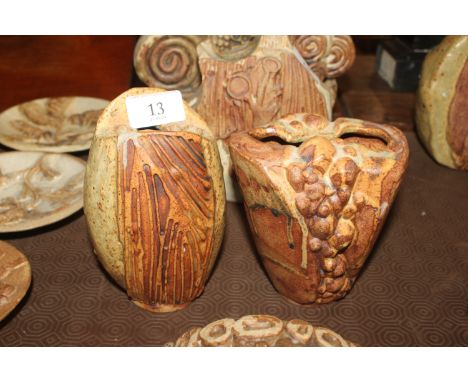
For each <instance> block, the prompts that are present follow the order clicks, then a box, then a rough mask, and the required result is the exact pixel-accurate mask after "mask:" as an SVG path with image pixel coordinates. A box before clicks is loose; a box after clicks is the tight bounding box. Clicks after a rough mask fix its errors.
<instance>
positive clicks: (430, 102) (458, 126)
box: [416, 36, 468, 170]
mask: <svg viewBox="0 0 468 382" xmlns="http://www.w3.org/2000/svg"><path fill="white" fill-rule="evenodd" d="M416 125H417V130H418V134H419V137H420V138H421V141H422V142H423V144H424V146H425V147H426V149H427V150H428V151H429V152H430V154H431V155H432V156H433V157H434V159H435V160H436V161H437V162H439V163H440V164H443V165H445V166H448V167H451V168H455V169H460V170H468V36H449V37H446V38H445V39H444V40H443V41H442V42H441V43H440V44H439V45H438V46H437V47H435V48H434V49H433V50H432V51H431V52H429V54H428V55H427V57H426V59H425V60H424V64H423V68H422V74H421V80H420V82H419V89H418V94H417V100H416Z"/></svg>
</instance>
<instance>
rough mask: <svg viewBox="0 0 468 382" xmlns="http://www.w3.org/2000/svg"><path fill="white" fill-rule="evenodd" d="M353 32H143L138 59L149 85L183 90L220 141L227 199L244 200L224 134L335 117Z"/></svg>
mask: <svg viewBox="0 0 468 382" xmlns="http://www.w3.org/2000/svg"><path fill="white" fill-rule="evenodd" d="M354 57H355V51H354V45H353V42H352V40H351V38H350V37H349V36H210V37H203V36H144V37H142V38H141V39H140V40H139V42H138V44H137V46H136V49H135V55H134V65H135V68H136V71H137V73H138V75H139V77H140V78H141V79H142V80H143V81H144V82H145V83H147V84H149V85H150V86H163V87H164V88H166V89H173V88H176V89H180V90H181V91H182V92H183V94H184V97H185V99H186V100H187V101H188V102H189V103H190V104H191V105H193V106H194V107H195V109H196V111H197V112H198V113H199V114H200V115H201V117H202V118H203V119H204V120H205V121H206V122H207V124H208V126H209V127H210V129H211V130H212V131H213V134H214V136H215V137H216V139H217V140H218V148H219V152H220V155H221V160H222V164H223V168H224V180H225V183H226V194H227V199H228V200H230V201H238V200H240V194H239V190H238V188H237V187H236V184H235V182H234V180H233V178H232V170H231V160H230V157H229V150H228V148H227V145H226V143H225V139H226V138H228V137H229V136H230V135H231V134H232V133H234V132H237V131H248V130H250V129H252V128H253V127H254V126H259V125H263V124H265V123H269V122H271V121H273V120H275V119H277V118H279V117H281V116H283V115H286V114H290V113H295V112H309V113H314V114H319V115H323V116H327V117H328V118H330V117H331V111H332V107H333V103H334V101H335V97H336V82H335V78H336V77H338V76H339V75H341V74H343V73H344V72H345V71H346V70H347V69H348V68H349V67H350V66H351V65H352V63H353V61H354Z"/></svg>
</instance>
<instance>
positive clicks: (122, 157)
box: [84, 88, 225, 312]
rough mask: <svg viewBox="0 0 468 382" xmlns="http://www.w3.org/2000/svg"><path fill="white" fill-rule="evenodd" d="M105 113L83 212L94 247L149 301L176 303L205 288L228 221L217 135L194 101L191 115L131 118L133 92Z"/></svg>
mask: <svg viewBox="0 0 468 382" xmlns="http://www.w3.org/2000/svg"><path fill="white" fill-rule="evenodd" d="M161 91H162V90H160V89H156V88H135V89H131V90H129V91H127V92H125V93H123V94H122V95H120V96H119V97H117V98H116V99H115V100H113V101H112V102H111V104H110V105H109V106H108V107H107V108H106V109H105V110H104V112H103V113H102V115H101V117H100V118H99V121H98V125H97V128H96V134H95V136H94V139H93V143H92V146H91V150H90V154H89V159H88V165H87V171H86V177H85V194H84V201H85V214H86V220H87V223H88V227H89V232H90V236H91V239H92V242H93V245H94V248H95V252H96V254H97V256H98V258H99V260H100V261H101V263H102V264H103V266H104V268H105V269H106V270H107V271H108V272H109V274H110V275H111V276H112V277H113V278H114V279H115V280H116V281H117V282H118V284H119V285H120V286H122V287H123V288H124V289H126V291H127V293H128V295H129V297H130V298H131V299H132V300H133V301H134V302H135V303H136V304H137V305H139V306H141V307H143V308H144V309H147V310H150V311H155V312H169V311H174V310H177V309H181V308H183V307H185V306H186V305H187V304H188V303H190V302H191V301H192V300H194V299H195V298H196V297H198V296H199V295H200V294H201V293H202V291H203V288H204V286H205V283H206V281H207V278H208V276H209V274H210V271H211V269H212V267H213V264H214V261H215V259H216V256H217V253H218V250H219V247H220V245H221V241H222V236H223V230H224V208H225V193H224V184H223V180H222V169H221V164H220V161H219V155H218V152H217V149H216V143H215V140H214V139H213V137H212V134H211V132H210V130H209V129H208V127H207V125H206V123H205V122H204V121H203V120H202V119H201V118H200V117H199V116H198V115H197V114H196V113H195V112H194V111H193V110H191V109H190V107H188V106H187V105H184V108H185V114H186V120H185V121H184V122H178V123H170V124H165V125H162V126H160V129H159V130H154V129H149V130H148V129H145V130H134V129H132V128H131V127H130V126H129V121H128V116H127V110H126V104H125V100H126V98H127V97H130V96H141V95H149V94H155V93H158V92H161Z"/></svg>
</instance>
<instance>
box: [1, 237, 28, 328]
mask: <svg viewBox="0 0 468 382" xmlns="http://www.w3.org/2000/svg"><path fill="white" fill-rule="evenodd" d="M30 284H31V266H30V265H29V261H28V259H27V258H26V257H25V256H24V255H23V254H22V253H21V252H20V251H18V250H17V249H16V248H15V247H13V246H12V245H10V244H8V243H7V242H5V241H0V321H1V320H3V319H4V318H5V317H6V316H7V315H8V314H9V313H10V312H11V311H12V310H13V309H15V307H16V306H17V305H18V304H19V303H20V301H21V300H22V299H23V297H24V295H25V294H26V292H27V291H28V289H29V285H30Z"/></svg>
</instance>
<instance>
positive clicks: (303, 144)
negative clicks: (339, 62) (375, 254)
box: [229, 114, 408, 304]
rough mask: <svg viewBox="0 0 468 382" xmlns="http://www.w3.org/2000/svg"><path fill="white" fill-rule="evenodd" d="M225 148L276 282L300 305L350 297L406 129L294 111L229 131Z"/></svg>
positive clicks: (393, 179)
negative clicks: (330, 119) (262, 123)
mask: <svg viewBox="0 0 468 382" xmlns="http://www.w3.org/2000/svg"><path fill="white" fill-rule="evenodd" d="M277 140H282V141H283V144H281V143H279V142H277ZM229 148H230V151H231V157H232V159H233V164H234V169H235V171H236V174H237V178H238V179H239V184H240V187H241V189H242V192H243V196H244V206H245V210H246V214H247V217H248V220H249V224H250V228H251V232H252V234H253V237H254V240H255V244H256V247H257V250H258V252H259V253H260V255H261V259H262V261H263V264H264V266H265V269H266V271H267V273H268V275H269V277H270V279H271V281H272V283H273V285H274V286H275V288H276V289H277V290H278V291H279V292H280V293H281V294H283V295H284V296H286V297H287V298H289V299H291V300H293V301H295V302H298V303H301V304H309V303H314V302H317V303H325V302H329V301H333V300H337V299H339V298H341V297H343V296H345V295H346V293H348V291H349V290H350V289H351V286H352V285H353V283H354V281H355V279H356V277H357V276H358V274H359V270H360V269H361V267H362V265H363V264H364V262H365V260H366V258H367V256H368V254H369V252H370V251H371V249H372V246H373V244H374V242H375V240H376V238H377V236H378V233H379V231H380V229H381V228H382V225H383V222H384V221H385V218H386V216H387V213H388V211H389V208H390V206H391V204H392V202H393V199H394V197H395V194H396V192H397V189H398V187H399V185H400V182H401V179H402V176H403V173H404V171H405V169H406V165H407V160H408V145H407V141H406V138H405V136H404V135H403V133H402V132H401V131H399V130H398V129H397V128H394V127H391V126H386V125H377V124H373V123H369V122H364V121H360V120H354V119H346V118H340V119H337V120H336V121H335V122H333V123H331V122H328V121H327V119H326V118H325V117H322V116H319V115H312V114H292V115H288V116H286V117H284V118H282V119H279V120H277V121H275V122H273V123H271V124H268V125H266V126H264V127H260V128H255V129H252V130H250V131H249V132H248V133H247V132H242V133H236V134H233V135H231V137H230V138H229Z"/></svg>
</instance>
